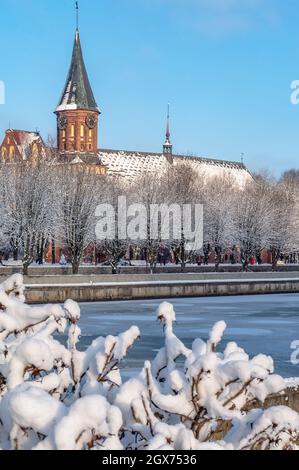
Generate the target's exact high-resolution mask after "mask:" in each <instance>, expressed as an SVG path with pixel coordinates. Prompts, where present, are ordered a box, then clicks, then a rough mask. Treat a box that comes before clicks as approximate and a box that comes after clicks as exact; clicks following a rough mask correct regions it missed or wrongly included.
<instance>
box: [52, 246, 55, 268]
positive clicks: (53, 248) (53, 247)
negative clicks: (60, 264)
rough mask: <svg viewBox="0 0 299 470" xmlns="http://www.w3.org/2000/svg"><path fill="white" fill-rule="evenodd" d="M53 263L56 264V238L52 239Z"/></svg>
mask: <svg viewBox="0 0 299 470" xmlns="http://www.w3.org/2000/svg"><path fill="white" fill-rule="evenodd" d="M52 264H56V245H55V240H52Z"/></svg>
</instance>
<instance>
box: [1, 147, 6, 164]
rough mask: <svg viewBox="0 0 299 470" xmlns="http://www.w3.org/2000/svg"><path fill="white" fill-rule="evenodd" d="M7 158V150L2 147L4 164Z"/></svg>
mask: <svg viewBox="0 0 299 470" xmlns="http://www.w3.org/2000/svg"><path fill="white" fill-rule="evenodd" d="M6 157H7V150H6V148H5V147H2V150H1V161H2V163H5V160H6Z"/></svg>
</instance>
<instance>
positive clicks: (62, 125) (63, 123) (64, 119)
mask: <svg viewBox="0 0 299 470" xmlns="http://www.w3.org/2000/svg"><path fill="white" fill-rule="evenodd" d="M67 125H68V120H67V117H65V116H59V118H58V127H59V129H60V130H61V131H65V130H66V128H67Z"/></svg>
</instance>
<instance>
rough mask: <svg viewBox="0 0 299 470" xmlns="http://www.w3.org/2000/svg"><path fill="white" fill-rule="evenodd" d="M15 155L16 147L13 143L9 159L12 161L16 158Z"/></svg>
mask: <svg viewBox="0 0 299 470" xmlns="http://www.w3.org/2000/svg"><path fill="white" fill-rule="evenodd" d="M15 155H16V152H15V148H14V146H13V145H11V146H10V147H9V160H10V161H13V160H14V158H15Z"/></svg>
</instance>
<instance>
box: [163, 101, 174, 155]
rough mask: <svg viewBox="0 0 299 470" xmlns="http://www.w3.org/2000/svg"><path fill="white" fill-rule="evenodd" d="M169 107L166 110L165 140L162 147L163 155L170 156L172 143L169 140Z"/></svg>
mask: <svg viewBox="0 0 299 470" xmlns="http://www.w3.org/2000/svg"><path fill="white" fill-rule="evenodd" d="M169 109H170V107H169V105H168V108H167V124H166V140H165V144H164V145H163V153H164V155H172V143H171V140H170V110H169Z"/></svg>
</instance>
